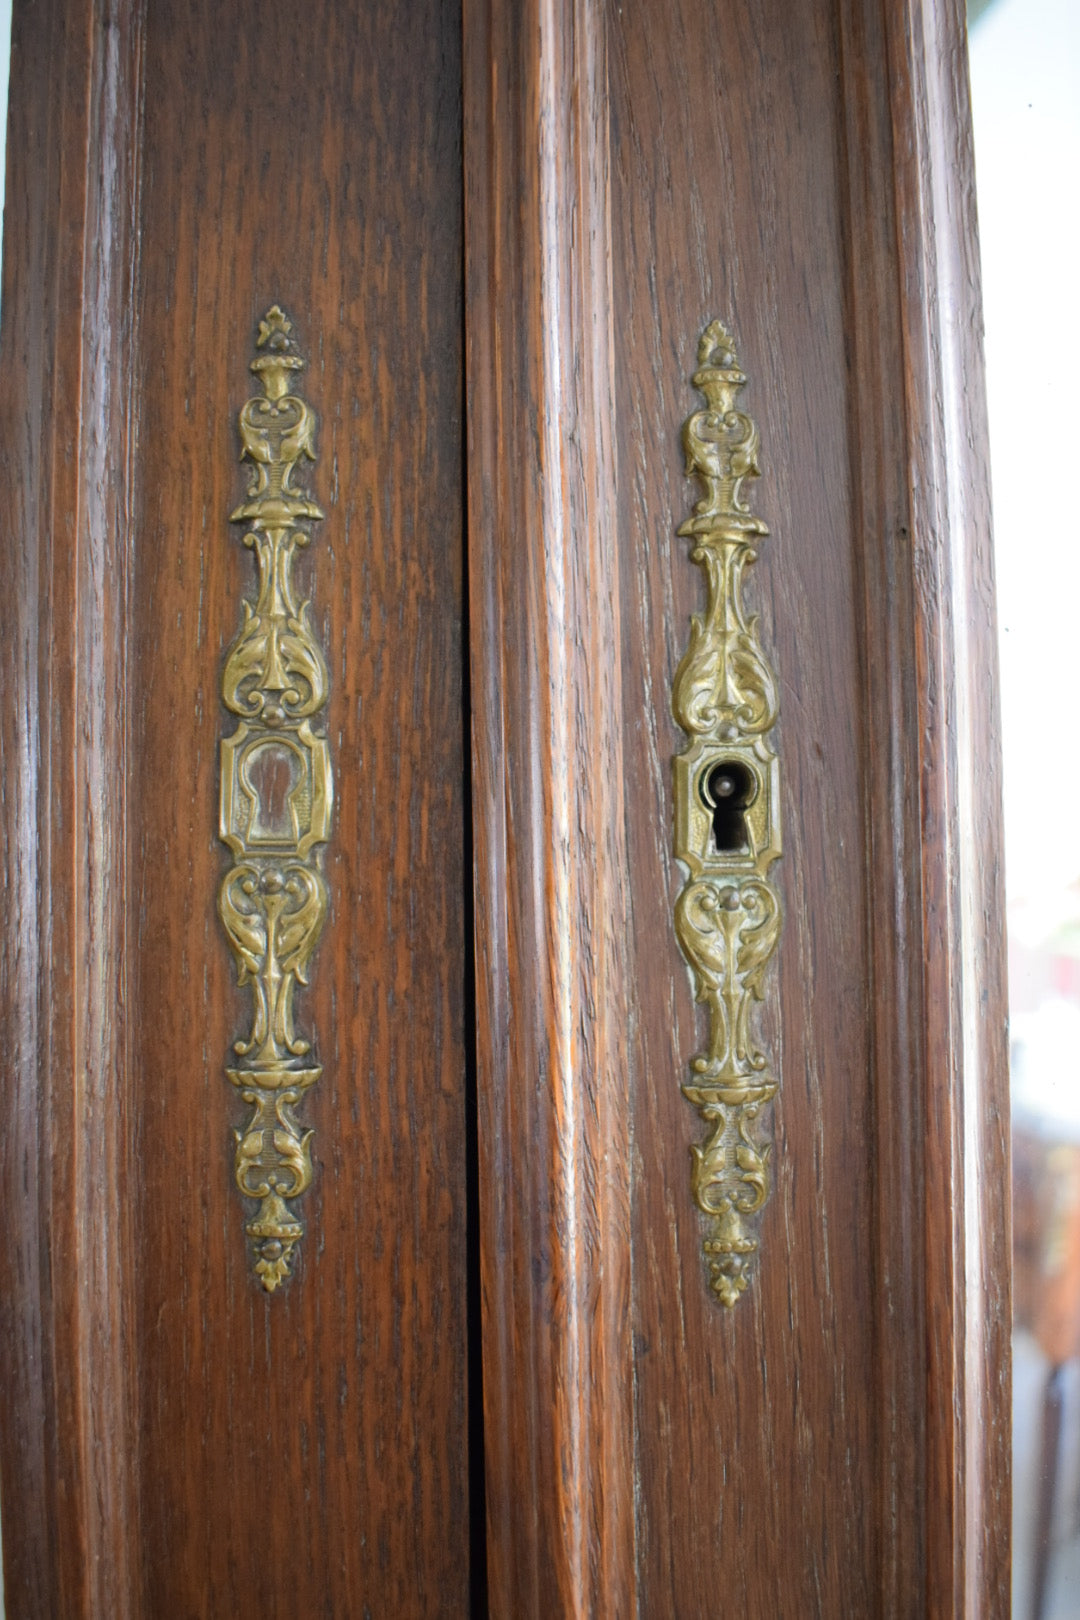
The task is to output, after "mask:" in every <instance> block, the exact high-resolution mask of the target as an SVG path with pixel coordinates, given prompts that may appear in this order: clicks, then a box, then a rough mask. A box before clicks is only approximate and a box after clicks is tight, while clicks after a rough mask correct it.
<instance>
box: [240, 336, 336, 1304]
mask: <svg viewBox="0 0 1080 1620" xmlns="http://www.w3.org/2000/svg"><path fill="white" fill-rule="evenodd" d="M304 364H305V362H304V360H303V359H302V357H301V356H300V354H299V353H298V352H297V348H296V344H295V341H294V339H293V335H292V322H291V321H290V320H289V318H288V316H287V315H286V314H285V313H284V311H283V310H281V309H279V308H278V306H277V305H276V304H275V305H274V307H273V308H272V309H269V310H267V312H266V314H265V315H264V317H263V319H262V320H261V321H260V323H259V331H258V337H257V340H256V355H255V359H254V360H253V361H252V362H251V370H252V371H253V372H254V374H255V376H256V377H257V379H258V381H259V384H260V386H261V388H262V394H261V395H256V396H255V397H254V398H252V399H249V400H248V402H247V404H246V405H245V406H244V407H243V409H242V410H241V412H240V417H239V424H240V438H241V444H242V450H241V460H244V461H249V462H251V464H252V469H253V471H252V478H251V482H250V485H249V488H248V493H247V498H246V500H244V501H242V502H241V504H240V505H239V506H238V507H237V508H236V510H235V511H234V512H233V513H232V514H231V518H230V521H231V522H233V523H244V524H246V525H247V530H246V532H245V534H244V544H245V545H246V546H248V547H250V549H251V550H252V551H253V552H254V555H255V560H256V564H257V566H258V575H259V586H258V595H257V597H256V600H255V601H254V602H252V601H250V600H248V599H246V598H245V599H244V601H243V603H242V604H241V605H242V609H243V623H242V625H241V627H240V632H239V634H238V635H237V637H236V640H235V641H234V642H233V644H232V646H231V648H230V649H229V652H228V655H227V657H226V660H225V669H224V673H223V676H222V684H221V695H222V700H223V702H224V704H225V706H226V708H228V709H230V710H231V711H232V712H233V714H235V715H238V716H239V717H240V719H239V724H238V725H237V727H236V729H235V731H233V733H232V735H231V736H229V737H224V738H223V739H222V743H221V819H220V833H221V837H222V840H223V841H224V842H225V843H226V844H227V845H228V846H229V849H230V851H231V852H232V856H233V865H232V866H231V867H230V868H229V870H228V871H227V872H226V873H225V876H224V878H223V879H222V882H221V888H220V890H219V892H218V912H219V915H220V917H221V920H222V923H223V924H224V926H225V932H226V934H227V935H228V938H229V944H230V945H231V946H232V950H233V955H234V956H235V958H236V966H237V973H238V977H239V982H240V984H241V985H242V986H245V987H247V988H249V989H250V991H251V1003H252V1007H251V1028H250V1031H249V1032H248V1033H247V1034H245V1035H243V1036H242V1037H241V1038H240V1039H239V1040H237V1042H236V1043H235V1051H236V1055H237V1059H238V1061H237V1064H236V1066H235V1067H234V1068H230V1069H228V1070H227V1071H226V1072H227V1074H228V1076H229V1079H230V1080H231V1081H232V1083H233V1085H234V1086H235V1087H236V1088H237V1090H238V1091H239V1093H240V1096H241V1098H242V1099H243V1101H244V1102H245V1103H246V1104H247V1105H248V1106H249V1107H250V1109H251V1111H252V1112H251V1115H250V1118H249V1119H248V1122H247V1124H246V1125H245V1127H244V1128H243V1130H239V1131H237V1132H236V1133H235V1135H236V1144H237V1145H236V1160H235V1170H236V1181H237V1185H238V1186H239V1188H240V1191H241V1192H242V1193H243V1194H244V1196H245V1197H247V1198H253V1199H256V1200H258V1202H259V1208H258V1211H257V1213H256V1214H255V1216H254V1217H253V1219H251V1220H249V1221H248V1223H247V1233H248V1236H249V1238H250V1239H251V1240H252V1243H253V1247H254V1255H255V1274H256V1276H257V1277H258V1278H259V1281H260V1282H261V1283H262V1286H263V1287H264V1288H265V1289H266V1291H267V1293H271V1294H272V1293H273V1292H274V1290H275V1289H276V1288H277V1286H278V1284H279V1283H280V1282H282V1280H283V1279H284V1278H285V1277H287V1276H288V1275H289V1265H290V1261H291V1259H292V1255H293V1251H294V1249H295V1248H296V1245H297V1243H298V1242H299V1241H300V1238H301V1237H302V1236H303V1231H304V1228H303V1224H302V1223H301V1221H300V1220H299V1219H298V1218H297V1216H296V1214H295V1212H294V1211H293V1209H292V1208H291V1207H290V1205H291V1202H292V1200H293V1199H296V1198H299V1196H300V1194H301V1193H303V1192H305V1191H306V1190H307V1188H308V1187H309V1186H310V1185H311V1176H312V1165H311V1146H310V1144H311V1137H312V1132H311V1131H310V1130H303V1129H302V1128H301V1127H300V1126H299V1125H298V1124H297V1121H296V1118H295V1115H294V1113H293V1110H294V1108H295V1107H296V1105H297V1104H298V1103H299V1102H300V1100H301V1098H302V1096H303V1094H304V1092H305V1091H306V1090H307V1089H308V1087H309V1086H312V1085H314V1083H315V1081H316V1080H317V1079H318V1078H319V1076H320V1075H321V1073H322V1069H321V1068H320V1067H319V1066H318V1065H317V1064H314V1063H312V1062H311V1061H310V1056H309V1054H310V1050H311V1046H310V1042H309V1041H307V1040H306V1039H304V1037H303V1036H301V1035H300V1034H298V1032H297V1030H296V1027H295V1023H294V1017H293V996H294V993H295V990H296V986H297V985H298V984H301V985H304V984H307V982H308V981H307V974H308V964H309V963H310V961H311V957H312V954H313V953H314V950H315V947H316V945H317V944H318V941H319V936H320V935H321V933H322V930H323V925H324V923H325V921H326V913H327V906H328V895H327V889H326V880H325V878H324V877H323V873H322V846H323V845H324V844H325V842H326V840H327V838H328V836H329V833H330V817H331V809H332V803H333V786H332V778H331V773H330V750H329V745H328V743H327V740H326V737H325V736H324V735H323V733H322V731H321V730H318V729H316V727H317V726H318V723H319V722H318V716H319V714H320V713H321V711H322V710H323V708H324V707H325V705H326V698H327V689H328V684H329V681H328V674H327V668H326V660H325V658H324V656H323V652H322V649H321V647H320V646H319V643H318V642H317V640H316V639H315V635H314V632H313V631H312V628H311V620H310V613H309V604H308V603H307V602H300V603H298V602H297V601H296V597H295V594H294V590H293V580H292V566H293V558H294V556H295V554H296V550H297V548H298V547H300V546H306V545H307V544H308V543H309V541H310V539H311V529H310V525H311V524H312V523H315V522H318V521H319V520H321V518H322V516H323V514H322V512H321V510H320V508H319V507H318V506H317V505H316V503H315V502H314V501H313V500H311V499H310V498H309V497H308V496H307V494H306V493H305V492H304V490H303V489H302V488H299V487H298V486H297V482H296V480H297V479H298V477H299V475H300V473H301V472H302V469H303V465H304V463H305V462H306V461H314V460H315V416H314V413H313V412H312V410H311V408H310V406H309V405H308V404H307V403H306V401H304V400H303V399H301V398H300V397H299V394H298V392H297V389H298V387H299V381H300V372H301V371H302V370H303V367H304Z"/></svg>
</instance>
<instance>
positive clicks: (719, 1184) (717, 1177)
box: [671, 321, 781, 1305]
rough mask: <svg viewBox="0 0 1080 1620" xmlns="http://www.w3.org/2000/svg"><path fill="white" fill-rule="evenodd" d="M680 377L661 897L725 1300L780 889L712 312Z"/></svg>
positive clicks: (741, 453) (751, 1198) (768, 678)
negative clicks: (677, 579)
mask: <svg viewBox="0 0 1080 1620" xmlns="http://www.w3.org/2000/svg"><path fill="white" fill-rule="evenodd" d="M693 380H694V387H695V388H698V389H700V391H701V392H702V393H703V394H704V395H705V398H706V401H707V405H706V408H705V409H704V410H699V411H695V412H694V414H693V415H692V416H691V417H690V418H689V419H688V420H687V422H686V424H685V426H684V428H683V445H684V447H685V450H686V471H687V474H688V475H689V474H694V475H696V476H697V477H698V478H699V479H700V481H701V484H702V488H703V490H704V495H703V498H702V499H701V500H699V501H698V503H697V505H696V506H695V507H694V510H693V514H692V516H691V517H689V518H688V519H687V521H686V522H685V523H684V524H682V526H681V527H680V529H679V533H680V535H685V536H686V537H687V538H688V539H689V540H690V541H691V543H692V544H691V551H690V556H691V559H692V561H694V562H696V563H697V564H698V565H699V566H700V567H701V569H702V571H703V572H704V574H705V578H706V581H707V585H708V600H707V604H706V608H705V612H704V613H703V614H700V613H695V614H694V616H693V619H692V620H691V626H690V645H689V646H688V648H687V649H686V653H685V655H684V656H683V660H682V662H681V663H680V665H679V668H678V671H677V672H676V675H675V683H674V688H673V691H672V700H671V707H672V712H673V713H674V716H675V718H676V720H677V721H678V723H679V725H680V726H682V728H683V730H684V731H686V732H688V733H689V736H690V739H691V740H690V742H689V744H688V746H687V747H686V748H685V749H684V750H683V752H682V753H681V754H679V755H678V757H677V758H676V760H675V854H676V855H677V857H678V859H679V860H680V861H681V862H682V863H683V865H684V866H685V867H686V868H687V870H688V872H689V876H688V878H687V881H686V883H685V885H684V887H683V889H682V892H681V894H680V895H679V898H678V900H677V901H676V904H675V932H676V934H677V936H678V940H679V944H680V946H681V947H682V951H683V954H684V956H685V957H686V960H687V962H688V963H689V964H690V969H691V972H692V973H693V977H694V991H695V995H696V997H697V1000H698V1001H703V1002H704V1003H705V1004H706V1006H707V1007H708V1009H709V1041H708V1045H707V1047H706V1049H705V1051H704V1052H700V1053H699V1054H698V1055H697V1056H696V1057H695V1058H694V1059H693V1060H692V1061H691V1065H690V1068H691V1072H692V1074H693V1077H694V1078H693V1083H692V1084H690V1085H684V1086H683V1088H682V1089H683V1095H684V1096H685V1097H686V1099H687V1100H688V1101H689V1102H691V1103H693V1105H694V1107H695V1108H696V1109H697V1110H698V1113H699V1114H700V1115H701V1118H702V1120H703V1122H704V1123H705V1124H706V1125H707V1127H708V1134H707V1136H706V1137H705V1139H704V1141H703V1142H702V1143H700V1144H695V1145H694V1146H693V1147H692V1148H691V1153H692V1156H693V1159H692V1164H691V1170H690V1186H691V1191H692V1193H693V1197H694V1202H695V1203H696V1205H697V1207H698V1209H699V1210H701V1212H702V1214H703V1215H705V1216H706V1217H707V1218H708V1228H707V1231H706V1236H705V1240H704V1244H703V1247H704V1252H705V1259H706V1263H707V1265H708V1270H709V1282H710V1286H711V1287H712V1290H713V1292H714V1294H715V1295H716V1297H717V1299H719V1300H720V1301H721V1303H722V1304H724V1305H734V1304H735V1302H736V1300H737V1299H738V1298H739V1297H740V1295H741V1294H743V1293H744V1292H745V1290H746V1288H747V1286H748V1284H749V1281H750V1276H751V1268H752V1265H753V1257H754V1255H755V1253H756V1252H757V1248H758V1233H757V1224H758V1223H757V1221H756V1220H754V1217H755V1216H756V1215H757V1214H758V1212H759V1211H760V1209H761V1207H762V1205H763V1204H764V1203H765V1200H766V1198H767V1197H768V1194H769V1156H770V1153H771V1144H770V1143H769V1142H768V1141H766V1140H764V1139H763V1137H762V1136H761V1135H759V1117H760V1115H761V1112H762V1109H763V1108H764V1107H765V1106H766V1104H768V1103H769V1102H771V1101H772V1099H773V1097H774V1096H775V1095H776V1091H777V1079H776V1077H775V1076H774V1074H773V1073H772V1071H771V1069H770V1066H769V1062H768V1059H767V1058H766V1056H765V1054H764V1053H763V1052H762V1051H761V1050H760V1048H759V1046H758V1044H757V1041H756V1039H755V1036H754V1032H753V1027H752V1024H753V1006H754V1003H755V1002H757V1001H760V1000H761V999H762V997H763V995H764V980H765V974H766V970H767V968H768V965H769V962H770V960H771V958H772V955H773V953H774V951H775V950H776V946H777V941H778V939H779V937H780V923H781V910H780V897H779V895H778V894H777V892H776V889H775V888H774V887H773V885H772V884H771V883H770V882H769V876H768V874H769V869H770V868H771V866H772V864H773V862H774V861H775V860H776V859H777V857H778V856H779V854H780V767H779V762H778V760H777V758H776V755H775V754H774V752H773V750H772V748H771V747H770V743H769V738H770V733H771V731H772V728H773V726H774V724H775V722H776V715H777V697H776V681H775V679H774V676H773V673H772V671H771V669H770V668H769V665H768V663H767V662H766V659H765V654H764V653H763V651H762V648H761V643H760V641H759V640H758V630H757V619H756V618H751V619H747V617H746V615H745V612H744V610H743V603H742V581H743V575H744V573H745V571H746V568H747V566H748V565H749V564H750V563H752V562H753V561H754V560H755V558H756V557H757V550H756V543H757V541H758V540H759V538H760V537H761V536H763V535H765V534H767V533H768V530H767V529H766V527H765V525H764V523H762V522H761V520H760V518H756V517H754V516H753V515H752V513H751V512H750V509H749V507H748V506H747V505H746V503H745V502H744V501H743V500H742V497H741V490H742V484H743V480H744V479H746V478H756V477H758V475H759V473H760V468H759V467H758V459H757V457H758V443H759V441H758V431H757V427H756V426H755V424H754V422H753V420H752V419H751V418H750V417H749V416H747V415H746V414H745V413H744V412H743V411H739V410H736V408H735V399H736V396H737V394H738V392H739V390H740V389H741V388H742V386H743V384H744V383H745V382H746V377H745V376H744V375H743V373H742V371H740V369H739V362H738V359H737V357H736V353H735V345H734V342H733V341H732V338H731V335H730V333H729V332H728V331H727V329H726V328H725V327H724V326H723V325H721V323H720V322H719V321H713V323H712V325H711V326H709V327H708V328H707V329H706V331H705V333H704V335H703V336H702V339H701V342H700V344H699V345H698V369H697V371H696V372H695V373H694V379H693Z"/></svg>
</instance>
